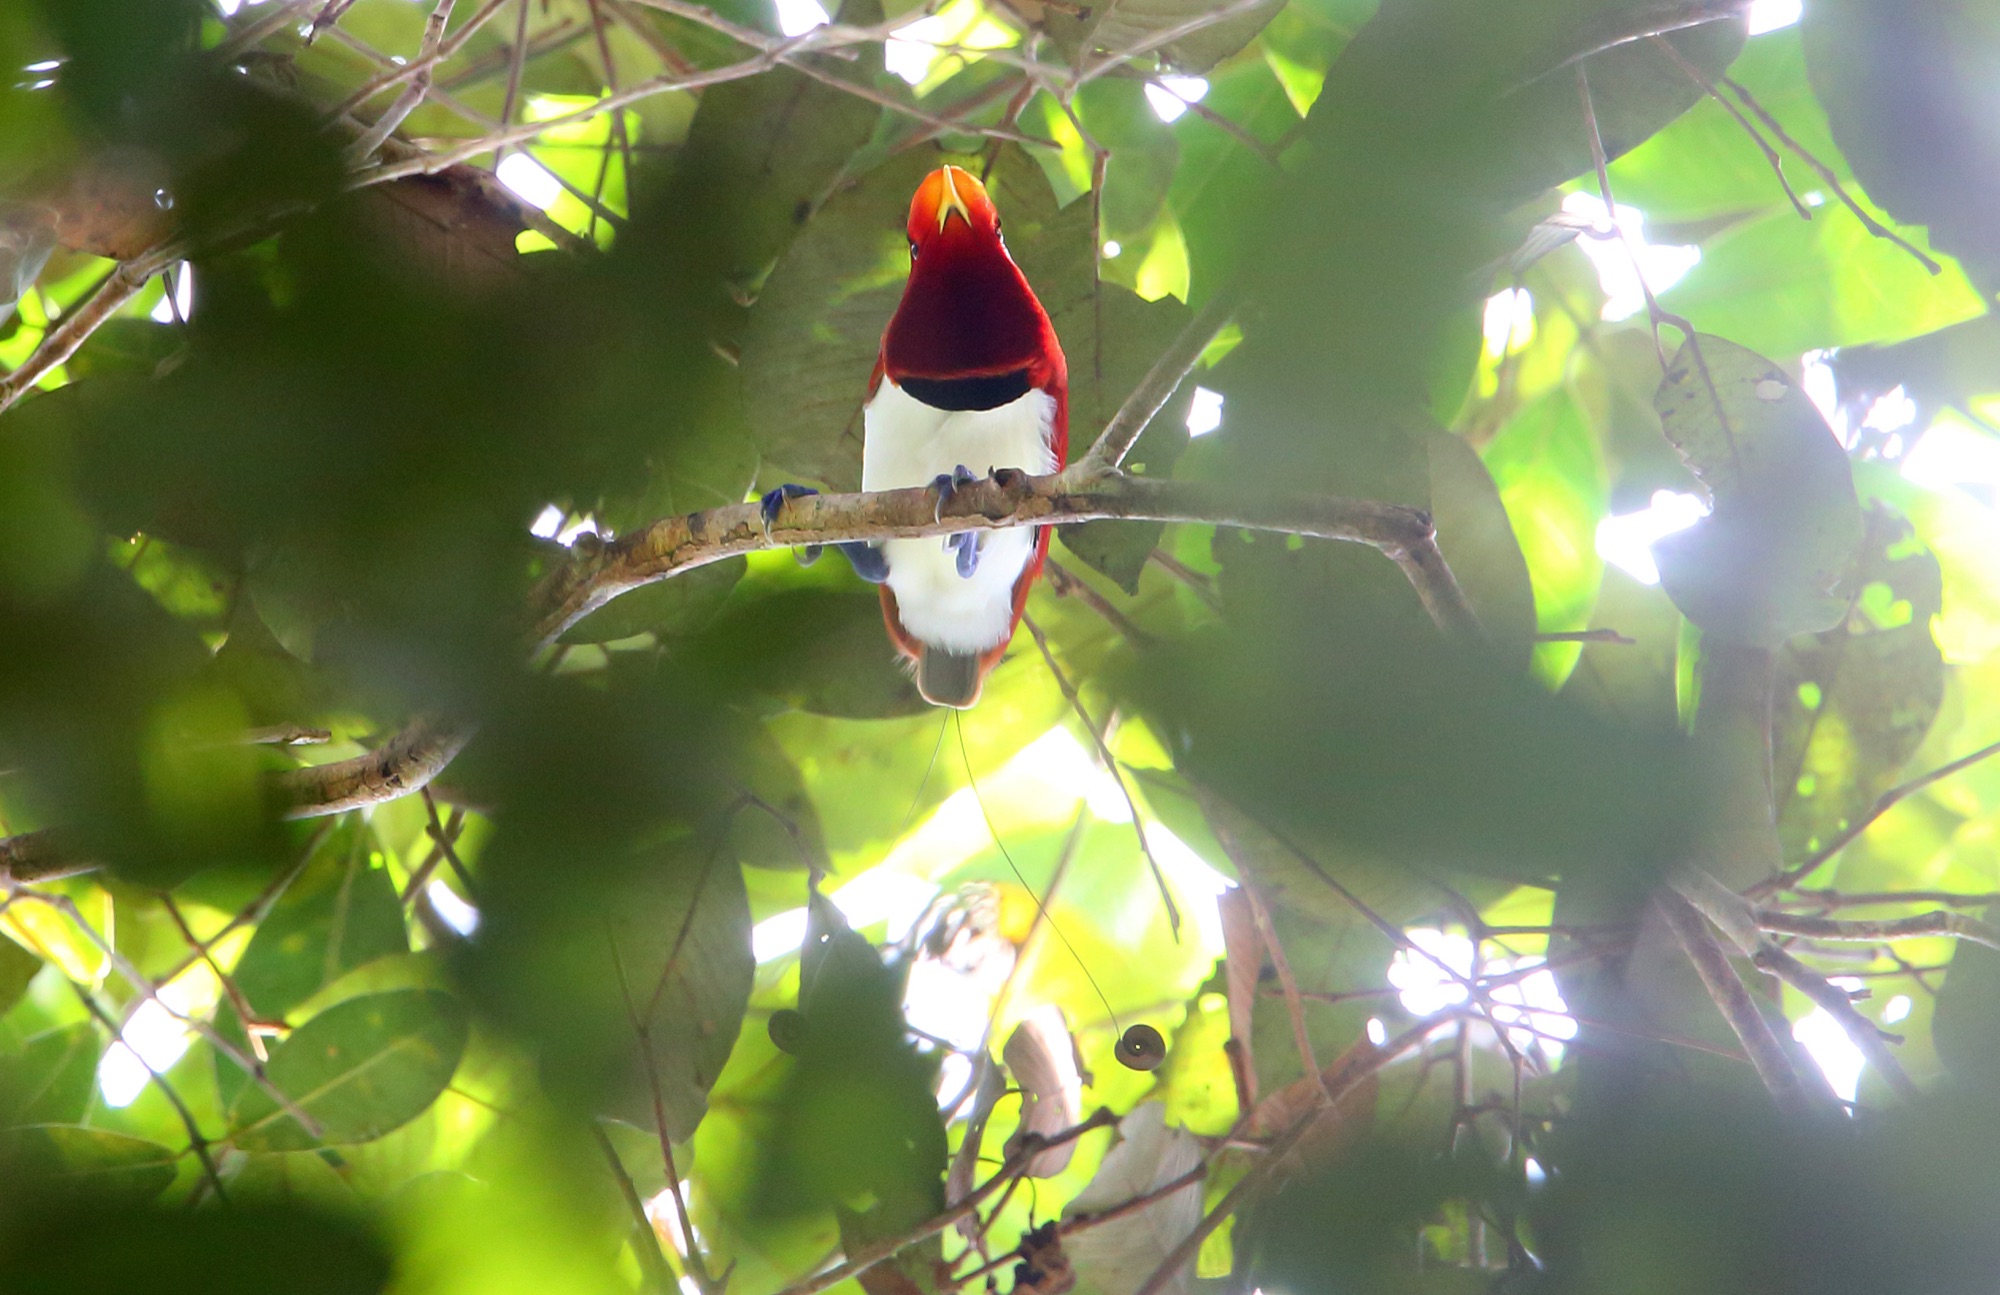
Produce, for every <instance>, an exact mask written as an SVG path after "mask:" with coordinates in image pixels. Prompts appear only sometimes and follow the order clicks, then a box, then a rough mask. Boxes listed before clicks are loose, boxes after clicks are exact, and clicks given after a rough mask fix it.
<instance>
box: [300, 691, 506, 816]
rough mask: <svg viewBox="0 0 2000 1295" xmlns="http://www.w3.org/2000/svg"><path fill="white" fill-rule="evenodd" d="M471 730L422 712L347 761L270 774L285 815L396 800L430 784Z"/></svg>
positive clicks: (337, 810)
mask: <svg viewBox="0 0 2000 1295" xmlns="http://www.w3.org/2000/svg"><path fill="white" fill-rule="evenodd" d="M471 736H472V735H471V733H470V732H469V731H467V730H466V729H465V728H464V727H462V726H455V725H452V724H449V723H447V722H446V721H444V720H443V719H440V718H439V717H437V716H434V715H432V716H424V717H422V718H419V719H417V720H415V721H413V722H412V723H411V724H410V725H409V726H408V727H406V728H404V729H403V730H402V731H401V732H399V733H397V734H396V735H395V736H394V737H391V738H390V739H389V740H388V741H386V742H384V743H383V744H382V745H381V746H379V747H377V748H375V749H374V750H373V751H369V752H367V753H366V754H364V755H357V756H355V757H354V758H353V759H351V760H337V761H335V762H334V763H332V764H320V765H310V766H308V767H306V768H303V769H289V770H286V771H285V772H283V773H280V774H278V775H276V776H275V778H274V779H273V781H274V782H275V783H276V785H277V790H278V794H279V796H280V797H282V799H283V801H284V803H285V805H286V809H285V817H286V818H317V817H319V816H320V815H322V814H339V813H342V812H343V811H346V810H350V809H361V808H363V807H365V806H368V805H379V804H381V803H383V802H384V801H390V800H396V799H399V798H400V797H403V796H408V795H411V794H412V793H414V792H418V791H422V790H423V789H424V788H425V787H427V786H429V785H430V781H431V779H433V778H435V777H437V776H438V774H440V773H442V772H443V771H444V767H445V766H446V765H448V764H450V763H451V762H452V760H453V758H454V757H456V756H457V755H458V753H459V751H460V750H461V749H463V748H464V746H465V744H466V742H467V740H468V739H470V737H471Z"/></svg>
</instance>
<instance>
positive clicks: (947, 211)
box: [908, 166, 1000, 259]
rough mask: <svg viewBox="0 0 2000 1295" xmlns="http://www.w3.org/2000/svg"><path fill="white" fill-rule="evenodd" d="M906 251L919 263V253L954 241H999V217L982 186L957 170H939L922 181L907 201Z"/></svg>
mask: <svg viewBox="0 0 2000 1295" xmlns="http://www.w3.org/2000/svg"><path fill="white" fill-rule="evenodd" d="M908 228H909V234H910V251H911V254H912V255H915V256H917V257H918V259H922V256H921V254H922V252H923V249H925V248H926V247H929V246H931V245H932V244H934V243H935V244H941V243H943V242H946V241H950V240H955V239H971V240H973V242H974V243H975V244H987V243H997V242H999V240H1000V213H999V211H997V210H996V209H995V208H994V206H993V199H992V198H991V197H989V196H988V195H987V192H986V186H985V185H983V184H981V183H980V182H979V179H978V177H977V176H975V175H973V174H972V172H970V171H968V170H966V169H965V168H964V167H961V166H941V167H939V168H938V169H937V170H935V171H933V172H931V173H930V174H929V175H927V176H925V177H924V182H923V183H922V184H920V185H918V186H917V192H916V196H915V197H913V198H911V199H910V223H909V227H908Z"/></svg>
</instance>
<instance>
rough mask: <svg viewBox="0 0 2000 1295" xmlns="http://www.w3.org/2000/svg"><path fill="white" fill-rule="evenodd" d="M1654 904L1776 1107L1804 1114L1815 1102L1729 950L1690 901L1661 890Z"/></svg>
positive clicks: (1791, 1112)
mask: <svg viewBox="0 0 2000 1295" xmlns="http://www.w3.org/2000/svg"><path fill="white" fill-rule="evenodd" d="M1653 905H1654V907H1655V908H1657V909H1658V910H1659V913H1660V916H1661V917H1662V918H1664V919H1665V920H1666V923H1667V929H1669V930H1671V931H1672V932H1673V933H1674V938H1675V939H1677V940H1679V941H1680V946H1681V948H1682V950H1684V951H1685V952H1686V953H1687V956H1688V961H1690V962H1692V963H1693V964H1694V969H1695V974H1697V975H1699V976H1700V977H1701V983H1702V985H1703V986H1704V987H1706V988H1707V990H1708V996H1709V997H1710V998H1712V999H1714V1000H1715V1006H1716V1009H1717V1010H1718V1011H1720V1012H1721V1013H1722V1018H1723V1019H1724V1020H1725V1021H1728V1022H1729V1028H1730V1029H1731V1030H1733V1031H1735V1033H1736V1037H1737V1039H1738V1040H1739V1041H1741V1042H1742V1044H1743V1051H1744V1052H1746V1053H1748V1054H1749V1056H1750V1064H1751V1065H1752V1066H1754V1067H1755V1068H1756V1070H1757V1077H1758V1078H1759V1079H1761V1080H1763V1081H1764V1087H1765V1088H1767V1089H1769V1090H1770V1093H1771V1098H1772V1100H1773V1101H1775V1102H1776V1103H1777V1105H1778V1109H1779V1110H1781V1111H1784V1112H1787V1113H1788V1114H1800V1113H1803V1112H1805V1111H1807V1110H1810V1109H1811V1108H1812V1107H1813V1106H1815V1105H1817V1103H1816V1102H1814V1101H1813V1100H1812V1099H1811V1096H1810V1094H1809V1092H1808V1090H1807V1088H1806V1087H1805V1085H1804V1084H1803V1083H1801V1082H1800V1080H1799V1073H1798V1070H1797V1069H1796V1068H1795V1067H1794V1066H1793V1065H1792V1059H1791V1057H1789V1056H1788V1055H1786V1053H1785V1048H1784V1045H1783V1044H1782V1043H1780V1042H1779V1041H1778V1035H1777V1032H1776V1031H1774V1030H1773V1029H1772V1028H1771V1023H1770V1022H1769V1021H1768V1020H1766V1019H1764V1013H1763V1012H1762V1011H1761V1010H1760V1009H1759V1008H1758V1006H1757V1002H1756V1000H1755V999H1753V998H1751V997H1750V990H1749V988H1748V987H1747V986H1745V985H1744V983H1743V978H1742V977H1741V976H1739V975H1737V974H1736V968H1735V967H1734V966H1732V965H1730V962H1729V958H1728V955H1726V954H1724V953H1723V951H1722V946H1721V945H1719V944H1717V943H1716V942H1715V937H1714V936H1713V935H1712V934H1710V933H1709V929H1708V926H1707V925H1706V924H1705V923H1704V922H1703V921H1702V919H1701V914H1700V913H1698V912H1696V911H1695V908H1694V906H1693V905H1692V904H1690V903H1689V902H1688V901H1687V900H1685V899H1683V898H1681V896H1679V895H1678V894H1675V893H1673V892H1671V891H1666V890H1662V891H1661V892H1660V893H1659V894H1657V895H1655V896H1654V898H1653Z"/></svg>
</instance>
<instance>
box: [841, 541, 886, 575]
mask: <svg viewBox="0 0 2000 1295" xmlns="http://www.w3.org/2000/svg"><path fill="white" fill-rule="evenodd" d="M834 547H835V548H837V549H839V550H840V553H841V556H842V557H845V558H846V559H847V561H848V564H849V565H850V566H852V567H853V568H854V574H855V575H857V576H860V577H861V578H862V579H863V580H866V581H867V582H868V583H869V584H871V585H879V584H881V583H882V582H883V581H885V580H887V579H888V578H889V559H888V558H886V557H884V556H882V550H881V549H878V548H876V547H875V546H874V545H873V544H870V543H868V542H867V541H866V540H848V541H846V542H845V543H842V544H836V545H834Z"/></svg>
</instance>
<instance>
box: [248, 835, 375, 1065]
mask: <svg viewBox="0 0 2000 1295" xmlns="http://www.w3.org/2000/svg"><path fill="white" fill-rule="evenodd" d="M373 843H374V837H373V835H372V834H371V832H370V830H369V825H368V824H367V823H366V822H365V821H363V820H362V819H360V818H359V817H349V818H347V819H344V820H343V821H341V822H340V823H339V824H338V825H337V826H336V827H335V828H334V830H333V831H331V832H329V833H328V834H327V836H326V839H325V840H324V841H322V842H321V843H320V847H319V849H318V850H316V851H315V852H314V854H313V858H312V859H311V861H310V862H309V863H308V864H307V865H306V868H305V871H304V872H302V873H300V874H299V876H298V878H297V879H296V880H295V881H293V882H292V884H291V886H290V887H288V888H287V889H286V890H285V892H284V894H283V895H282V896H280V898H279V899H278V902H277V903H276V904H275V905H273V907H272V908H271V911H270V912H269V913H267V914H266V915H265V917H264V920H263V921H262V922H259V923H258V924H257V929H256V931H255V933H254V934H252V935H251V937H250V943H249V944H248V945H246V946H244V949H243V956H242V957H241V958H239V959H238V960H237V962H236V966H235V968H234V969H233V970H232V971H231V973H230V974H231V978H232V979H234V980H235V982H236V987H237V988H238V989H240V990H242V991H243V998H244V1001H245V1002H247V1003H248V1004H249V1005H250V1009H251V1010H252V1011H253V1012H255V1013H256V1014H257V1016H258V1018H259V1020H260V1022H262V1023H266V1024H269V1023H274V1022H278V1021H282V1020H284V1018H285V1016H286V1014H287V1013H289V1012H291V1011H292V1009H293V1008H295V1007H297V1006H298V1005H299V1004H301V1003H303V1002H305V1001H306V1000H307V999H308V998H311V997H312V996H313V995H314V994H316V993H318V992H319V991H320V990H321V989H323V988H325V987H326V986H327V985H329V984H332V983H333V982H334V981H336V980H338V979H339V978H340V977H341V976H343V975H345V974H346V973H347V972H349V971H351V970H353V969H354V968H356V967H359V966H361V965H362V964H363V963H366V962H371V961H373V960H374V959H376V958H382V957H387V956H389V955H391V954H396V953H404V952H407V951H408V950H409V947H410V943H409V936H408V933H407V932H406V930H405V928H404V925H403V905H402V901H401V899H400V898H399V897H398V896H397V894H396V885H395V882H394V881H392V880H391V879H390V877H389V872H388V869H387V868H386V867H384V866H383V865H382V862H381V859H380V856H379V855H374V854H373ZM216 1018H217V1019H216V1027H217V1028H218V1029H219V1030H221V1031H222V1033H223V1034H224V1035H226V1036H227V1037H228V1038H230V1039H231V1041H233V1042H234V1043H236V1044H237V1045H238V1046H239V1047H241V1048H243V1049H244V1050H246V1051H247V1050H248V1049H249V1039H248V1035H247V1034H246V1033H245V1032H244V1028H243V1027H244V1024H245V1023H244V1022H243V1021H240V1020H239V1019H237V1015H236V1008H235V1006H234V1004H233V1003H228V1002H225V1003H224V1005H223V1006H222V1007H221V1008H219V1009H218V1010H217V1013H216ZM215 1066H216V1070H215V1077H216V1086H217V1088H218V1090H219V1092H220V1094H221V1096H222V1100H223V1102H224V1103H225V1104H226V1103H228V1102H231V1101H234V1100H235V1099H236V1098H237V1096H238V1095H239V1094H240V1093H241V1092H242V1091H243V1089H244V1085H245V1084H246V1083H248V1082H249V1081H248V1076H246V1075H245V1074H244V1073H243V1070H242V1068H241V1067H240V1066H238V1065H237V1064H236V1063H235V1062H233V1061H231V1060H229V1059H228V1058H227V1057H223V1056H220V1055H218V1056H217V1057H216V1058H215Z"/></svg>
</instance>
